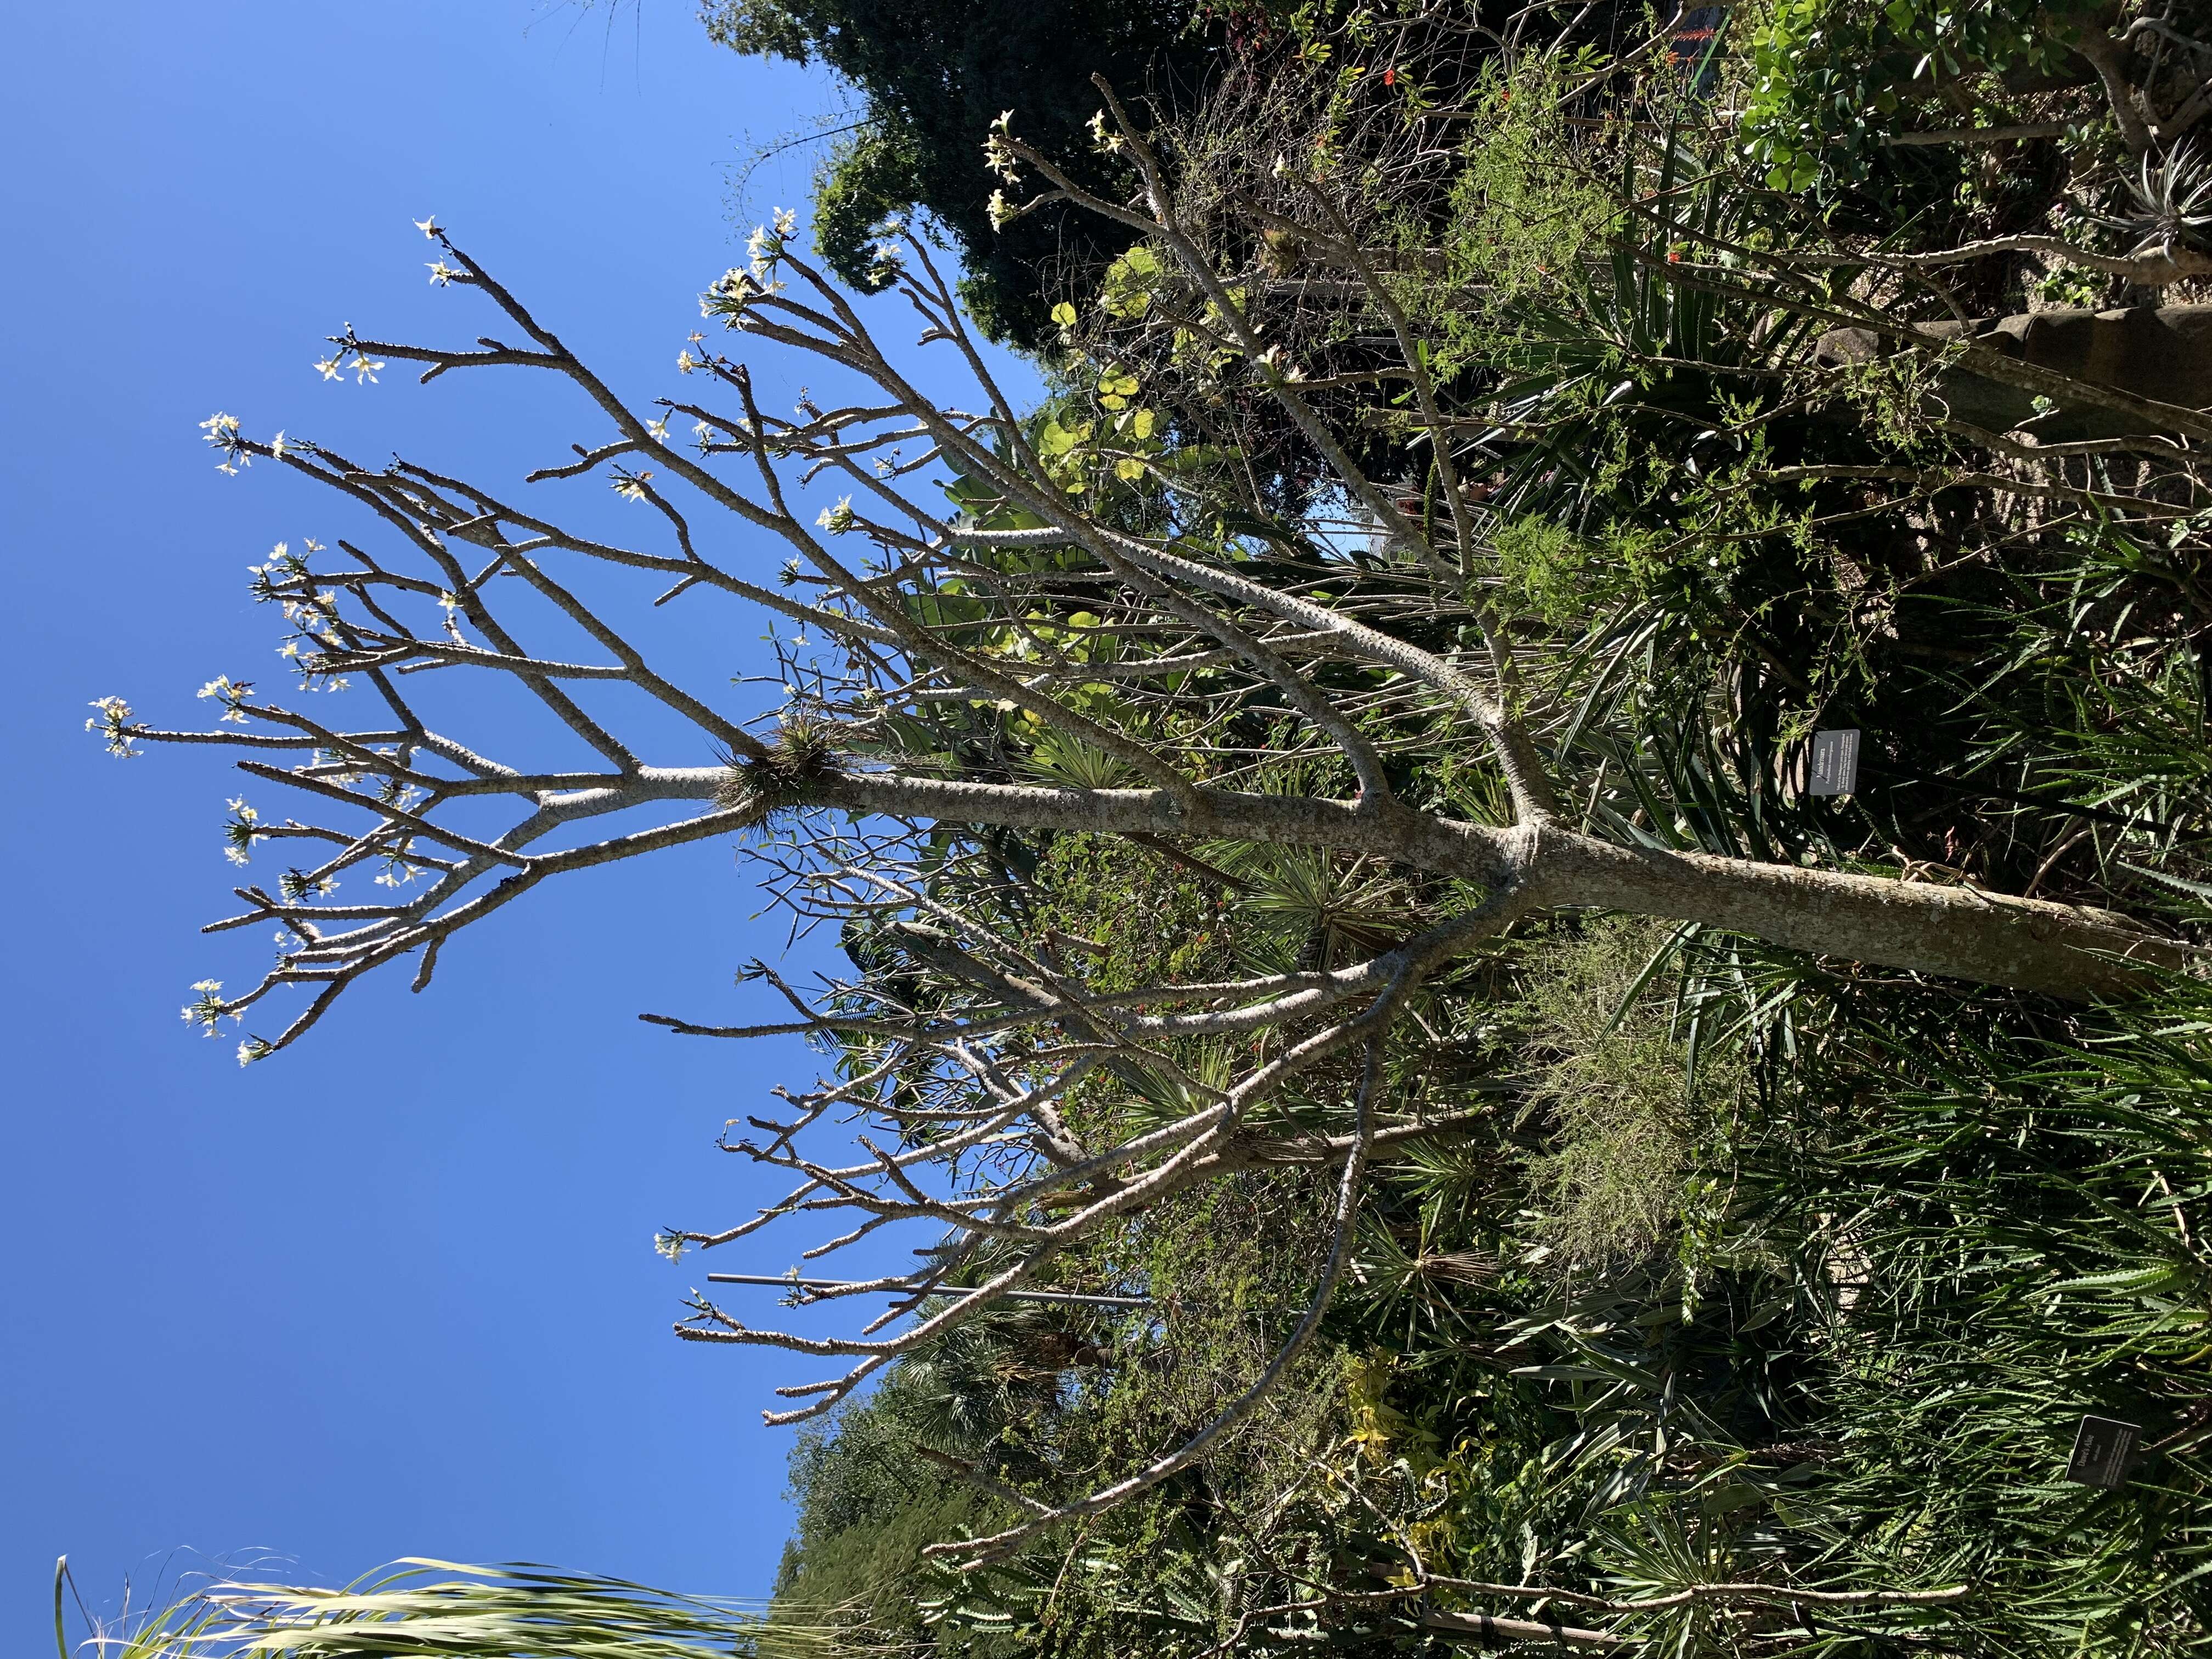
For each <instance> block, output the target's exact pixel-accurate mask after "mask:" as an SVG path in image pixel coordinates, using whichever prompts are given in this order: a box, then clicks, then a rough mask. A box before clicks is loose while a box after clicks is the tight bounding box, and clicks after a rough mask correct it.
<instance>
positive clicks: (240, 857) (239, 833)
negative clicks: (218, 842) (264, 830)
mask: <svg viewBox="0 0 2212 1659" xmlns="http://www.w3.org/2000/svg"><path fill="white" fill-rule="evenodd" d="M226 805H228V806H229V808H230V822H229V823H226V824H225V825H223V827H222V837H223V848H222V855H223V857H225V858H227V859H228V860H230V861H231V862H232V863H233V864H251V863H252V862H253V826H254V825H255V824H257V823H260V822H261V814H260V813H258V812H257V811H254V810H253V809H252V807H251V806H248V805H246V802H245V801H244V800H243V799H240V797H238V796H235V795H234V796H232V797H231V799H229V801H228V802H227V803H226Z"/></svg>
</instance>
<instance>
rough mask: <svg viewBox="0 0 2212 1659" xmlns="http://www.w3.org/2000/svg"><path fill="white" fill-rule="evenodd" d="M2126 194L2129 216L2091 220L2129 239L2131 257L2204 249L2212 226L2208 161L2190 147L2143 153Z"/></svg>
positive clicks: (2097, 216)
mask: <svg viewBox="0 0 2212 1659" xmlns="http://www.w3.org/2000/svg"><path fill="white" fill-rule="evenodd" d="M2128 196H2129V197H2130V201H2131V202H2132V204H2133V206H2134V211H2133V212H2131V213H2129V214H2125V215H2124V216H2118V217H2113V216H2106V215H2104V214H2091V215H2090V216H2089V217H2090V219H2091V221H2092V222H2094V223H2096V224H2100V225H2102V226H2104V227H2105V228H2106V229H2107V230H2115V231H2118V233H2119V234H2122V235H2123V236H2125V237H2127V238H2128V239H2129V241H2130V246H2129V248H2128V257H2129V258H2132V259H2148V258H2157V257H2159V256H2161V255H2171V254H2172V253H2173V252H2175V250H2176V249H2178V248H2184V247H2186V248H2193V249H2195V250H2197V252H2204V251H2205V249H2206V247H2207V246H2208V245H2207V241H2206V237H2205V233H2206V230H2207V228H2212V162H2208V161H2207V159H2206V158H2205V157H2204V156H2203V155H2202V154H2201V153H2200V152H2199V150H2198V149H2197V146H2196V145H2195V144H2194V143H2180V144H2177V145H2175V146H2174V148H2173V149H2170V150H2168V151H2167V152H2166V154H2165V155H2155V154H2151V155H2145V156H2144V157H2143V158H2142V167H2140V168H2139V169H2138V170H2137V171H2136V176H2135V177H2134V178H2133V179H2130V180H2129V181H2128Z"/></svg>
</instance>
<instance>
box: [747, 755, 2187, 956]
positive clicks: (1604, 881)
mask: <svg viewBox="0 0 2212 1659" xmlns="http://www.w3.org/2000/svg"><path fill="white" fill-rule="evenodd" d="M722 776H723V778H724V780H725V790H726V793H728V794H730V795H731V796H732V798H733V799H744V800H748V801H750V802H751V803H752V810H755V811H758V810H761V809H762V808H764V807H768V806H773V805H791V806H799V805H817V806H829V807H842V808H844V809H845V810H847V811H852V812H855V813H863V814H866V813H884V814H889V815H890V816H894V817H904V818H913V819H939V820H945V821H948V822H951V823H974V824H1002V825H1006V826H1007V827H1009V828H1014V829H1063V830H1090V831H1094V832H1098V833H1103V834H1109V835H1128V834H1145V835H1153V836H1188V837H1193V838H1211V839H1221V840H1228V841H1242V842H1258V843H1265V844H1273V845H1278V846H1298V847H1320V848H1333V849H1336V850H1339V851H1345V852H1362V853H1371V854H1379V855H1381V856H1383V857H1385V858H1389V859H1393V860H1397V861H1399V862H1401V863H1404V864H1407V865H1411V866H1414V867H1416V868H1418V869H1422V870H1426V871H1429V872H1431V873H1434V874H1437V875H1447V876H1458V877H1462V878H1466V879H1468V880H1470V881H1474V882H1478V883H1480V884H1483V885H1484V886H1486V887H1488V888H1490V889H1492V890H1502V889H1505V888H1513V889H1517V890H1522V892H1524V893H1525V894H1526V895H1527V896H1528V900H1529V902H1531V903H1532V904H1534V905H1536V906H1541V907H1544V908H1558V907H1565V906H1589V907H1591V908H1599V909H1607V910H1620V911H1626V912H1629V913H1632V914H1634V915H1648V916H1663V917H1668V918H1671V919H1674V920H1677V921H1694V922H1699V923H1702V924H1704V925H1705V926H1707V927H1717V928H1722V929H1725V930H1727V931H1729V932H1733V933H1747V934H1750V935H1752V936H1753V937H1754V938H1758V939H1765V940H1768V941H1770V942H1771V943H1773V944H1776V945H1786V946H1789V947H1790V948H1792V949H1796V950H1801V951H1816V952H1819V953H1820V954H1822V955H1825V956H1832V957H1843V958H1844V959H1846V960H1849V961H1853V962H1862V963H1869V964H1870V965H1873V966H1876V967H1883V968H1899V969H1910V970H1911V971H1914V972H1917V973H1926V974H1940V975H1945V976H1946V977H1949V978H1954V979H1964V980H1972V981H1978V982H1981V983H1984V984H1989V985H2006V986H2012V987H2016V988H2018V989H2021V990H2026V991H2040V992H2044V993H2046V994H2051V995H2054V996H2061V997H2069V998H2074V999H2079V1000H2087V999H2090V998H2094V997H2100V996H2112V995H2119V994H2126V993H2127V992H2129V991H2130V990H2139V989H2141V988H2142V984H2143V982H2144V979H2145V975H2144V973H2143V969H2146V968H2164V969H2182V968H2185V967H2188V966H2189V965H2191V962H2192V961H2193V960H2194V959H2195V956H2194V953H2193V952H2192V951H2191V950H2190V948H2189V947H2188V946H2186V945H2183V944H2181V943H2180V942H2179V941H2177V940H2174V939H2168V938H2166V937H2164V936H2163V935H2160V934H2156V933H2150V932H2148V931H2147V930H2146V929H2144V928H2142V927H2139V926H2138V925H2136V923H2134V922H2132V921H2129V920H2128V919H2127V918H2125V917H2124V916H2120V915H2115V914H2113V913H2112V912H2111V911H2106V910H2097V909H2089V908H2082V907H2079V906H2074V905H2066V904H2053V903H2051V902H2047V901H2045V900H2040V899H2022V898H2012V897H2008V896H2004V895H2002V894H1995V893H1987V892H1984V891H1982V890H1979V889H1977V888H1971V887H1943V886H1937V885H1935V884H1929V883H1923V882H1905V881H1897V880H1893V879H1889V878H1884V877H1879V876H1860V875H1845V874H1842V873H1839V872H1832V871H1825V870H1805V869H1800V868H1798V867H1797V866H1794V865H1783V864H1759V863H1754V862H1752V861H1751V860H1741V859H1726V858H1717V857H1714V856H1711V855H1710V854H1698V853H1668V852H1658V851H1653V850H1649V849H1644V848H1625V847H1618V846H1615V845H1613V843H1611V842H1604V841H1600V840H1598V839H1596V838H1595V837H1594V836H1584V835H1580V834H1577V833H1576V832H1575V831H1573V830H1571V829H1566V828H1565V827H1563V826H1560V825H1559V824H1557V823H1530V824H1523V825H1521V826H1518V827H1516V828H1513V829H1497V828H1493V827H1492V826H1489V825H1486V824H1475V823H1459V822H1456V821H1455V820H1452V819H1449V818H1439V817H1431V816H1430V815H1428V814H1425V813H1421V812H1416V811H1412V810H1410V809H1408V808H1407V807H1404V806H1402V805H1395V804H1386V805H1375V804H1362V803H1360V802H1357V801H1341V800H1328V799H1305V798H1301V797H1295V796H1284V795H1249V794H1240V793H1233V792H1230V791H1226V790H1212V789H1204V790H1200V791H1199V792H1198V803H1199V805H1200V812H1199V813H1198V814H1197V815H1195V816H1194V815H1192V814H1190V813H1188V812H1186V811H1177V810H1176V804H1175V803H1174V801H1173V800H1172V799H1170V797H1169V796H1168V795H1167V794H1166V793H1164V792H1163V791H1159V790H1152V789H1104V790H1083V789H1054V788H1037V787H1027V786H1016V785H1006V784H981V783H953V782H939V781H933V780H929V779H918V778H911V777H899V776H894V775H890V774H884V773H864V772H838V771H829V772H826V773H823V774H822V775H817V776H815V777H812V778H809V779H804V780H783V781H778V783H777V784H776V786H775V789H774V790H773V792H770V791H769V790H767V789H765V788H763V787H761V786H760V785H759V783H758V782H757V781H755V780H754V779H753V778H752V777H751V775H749V774H746V773H739V774H735V775H730V774H725V775H722Z"/></svg>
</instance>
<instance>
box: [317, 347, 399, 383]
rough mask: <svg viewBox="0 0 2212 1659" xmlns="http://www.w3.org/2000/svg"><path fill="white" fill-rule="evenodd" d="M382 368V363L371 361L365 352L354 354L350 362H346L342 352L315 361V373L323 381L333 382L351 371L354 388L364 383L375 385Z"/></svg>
mask: <svg viewBox="0 0 2212 1659" xmlns="http://www.w3.org/2000/svg"><path fill="white" fill-rule="evenodd" d="M383 368H384V365H383V364H382V363H380V362H374V360H372V359H371V358H370V356H368V353H367V352H365V351H356V352H355V353H354V354H353V361H352V362H346V360H345V353H344V352H343V351H335V352H332V353H331V355H330V356H327V357H319V358H317V359H316V360H315V369H316V372H317V373H319V374H321V375H322V377H323V378H324V379H325V380H337V378H338V377H339V376H341V375H343V374H345V373H346V372H347V371H348V370H351V371H352V373H353V383H354V384H355V385H356V386H360V385H361V384H362V383H363V382H364V381H366V382H367V383H368V384H369V385H371V386H374V385H375V384H376V377H377V374H379V373H380V371H381V370H382V369H383Z"/></svg>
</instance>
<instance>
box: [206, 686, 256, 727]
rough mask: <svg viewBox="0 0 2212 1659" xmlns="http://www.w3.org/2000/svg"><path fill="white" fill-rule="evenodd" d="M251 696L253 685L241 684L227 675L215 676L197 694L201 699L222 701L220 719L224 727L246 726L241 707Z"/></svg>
mask: <svg viewBox="0 0 2212 1659" xmlns="http://www.w3.org/2000/svg"><path fill="white" fill-rule="evenodd" d="M252 694H253V685H252V682H251V681H247V682H246V683H245V684H240V683H239V682H237V681H235V680H234V679H232V678H230V676H229V675H228V674H218V675H216V677H215V678H213V679H211V680H210V681H209V682H208V683H207V684H205V685H204V686H202V687H200V689H199V693H198V695H199V696H203V697H219V698H221V699H222V717H221V718H222V723H223V724H224V725H226V726H243V725H245V724H246V710H245V708H243V707H241V705H242V704H243V702H245V700H246V698H247V697H249V696H252Z"/></svg>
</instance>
